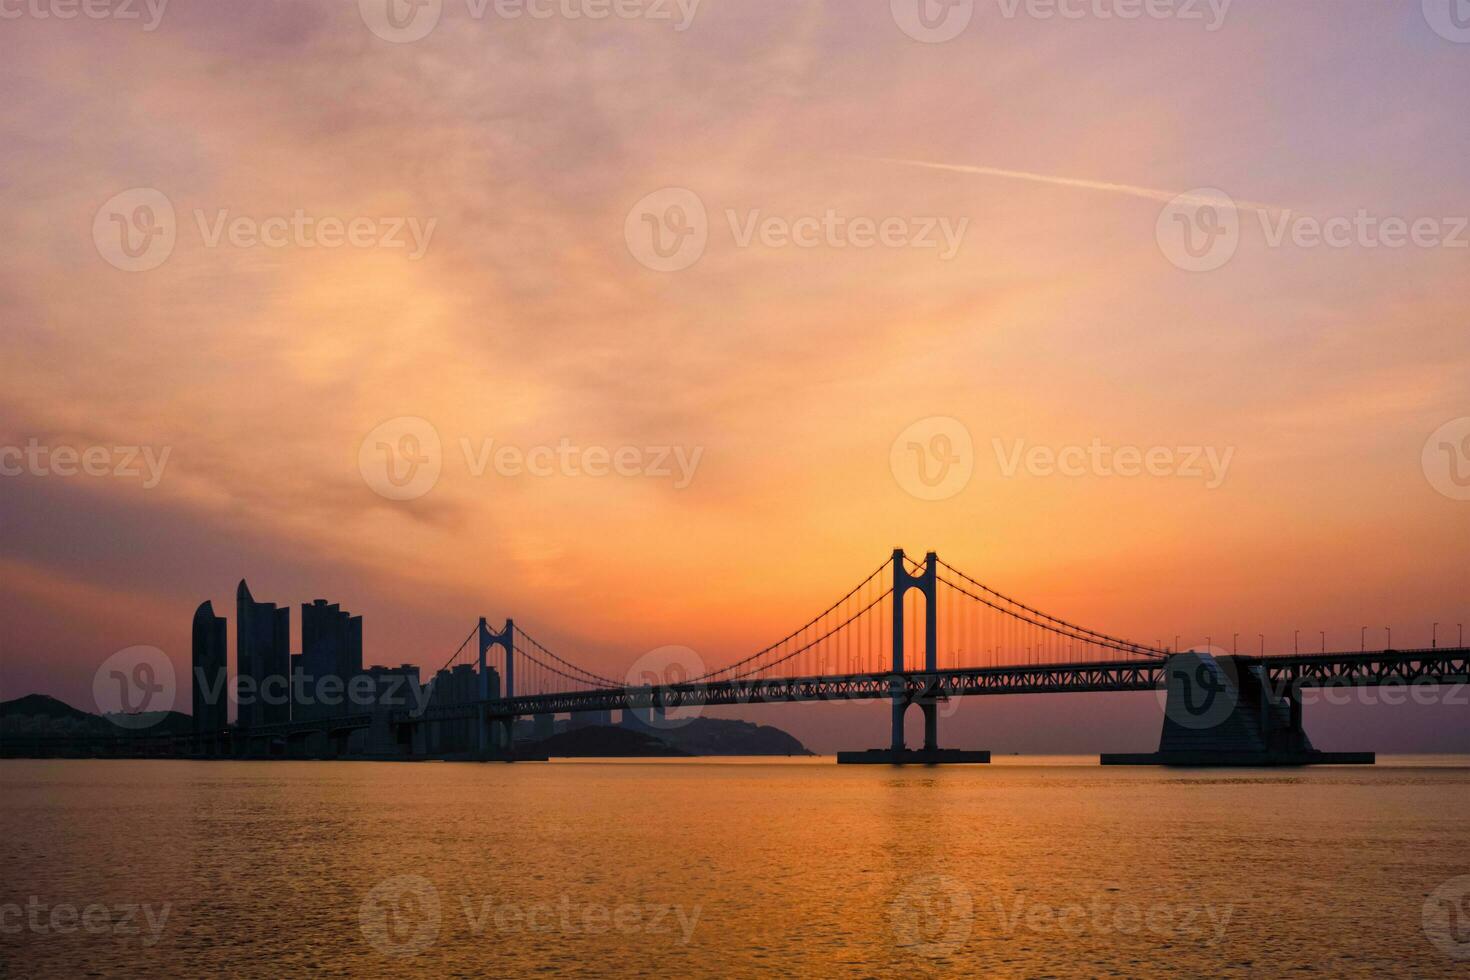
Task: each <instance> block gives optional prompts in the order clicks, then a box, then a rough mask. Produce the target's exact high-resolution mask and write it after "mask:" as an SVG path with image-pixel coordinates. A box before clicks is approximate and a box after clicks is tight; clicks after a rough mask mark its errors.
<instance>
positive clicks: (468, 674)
mask: <svg viewBox="0 0 1470 980" xmlns="http://www.w3.org/2000/svg"><path fill="white" fill-rule="evenodd" d="M485 671H486V674H487V677H486V686H487V688H488V691H489V696H490V697H492V698H498V697H500V672H499V671H498V670H496V669H495V668H493V667H487V668H486V669H485ZM479 697H480V675H479V672H478V671H477V670H476V669H475V665H474V664H455V665H454V667H453V668H452V669H450V670H441V671H439V672H438V673H437V674H435V675H434V683H433V685H432V686H431V687H430V689H429V704H430V705H431V706H433V707H444V706H449V705H455V704H465V703H467V702H471V701H477V700H479ZM475 726H476V721H475V719H473V718H457V719H452V720H448V721H434V722H430V723H429V747H428V748H429V752H430V753H432V754H435V755H448V754H452V753H455V752H469V751H472V750H473V749H475V748H476V747H477V746H478V741H479V735H478V733H477V732H476V731H475Z"/></svg>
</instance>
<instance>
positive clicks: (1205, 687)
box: [6, 549, 1470, 765]
mask: <svg viewBox="0 0 1470 980" xmlns="http://www.w3.org/2000/svg"><path fill="white" fill-rule="evenodd" d="M244 588H245V587H244V584H243V583H242V584H241V594H242V598H241V600H240V601H241V603H242V605H241V610H243V611H244V614H242V617H241V619H242V622H243V621H244V620H245V619H246V618H249V619H250V620H251V621H252V622H253V623H255V624H256V626H257V627H260V626H261V624H264V627H266V629H265V638H264V639H263V640H258V641H257V642H261V643H265V642H269V643H270V644H272V646H271V649H273V650H275V651H276V652H277V653H278V655H279V657H281V658H288V659H291V660H294V659H295V657H293V656H291V655H289V654H287V653H286V652H285V649H286V647H285V643H286V639H287V630H286V621H285V619H284V618H282V617H283V616H284V615H285V613H284V610H281V609H278V608H277V607H276V606H274V605H268V604H266V605H260V606H257V605H256V604H254V602H253V600H251V599H250V597H249V595H248V592H245V591H244ZM318 605H320V604H318ZM313 608H316V607H315V606H314V607H313ZM329 608H330V611H331V612H332V615H333V616H337V617H340V618H342V619H344V620H345V619H346V617H347V614H345V613H341V614H339V613H337V611H336V607H329ZM359 622H360V621H359ZM356 635H357V636H358V637H360V630H359V631H358V633H357V634H356ZM1437 639H1438V637H1437V633H1436V637H1435V643H1434V645H1432V646H1431V648H1430V649H1427V650H1425V649H1415V650H1395V649H1383V650H1377V651H1370V650H1368V649H1367V648H1366V641H1365V642H1364V643H1363V644H1362V647H1361V648H1360V649H1359V650H1357V651H1353V652H1329V651H1327V650H1326V643H1325V639H1324V642H1323V649H1322V650H1321V651H1319V652H1317V653H1312V654H1302V653H1298V652H1293V653H1290V654H1269V655H1268V654H1267V653H1266V651H1265V649H1264V642H1263V644H1262V649H1261V651H1260V654H1259V655H1255V656H1240V655H1236V654H1225V653H1224V652H1223V651H1218V650H1214V649H1209V650H1203V651H1201V650H1186V651H1180V650H1177V649H1174V648H1172V647H1166V646H1162V645H1149V644H1146V643H1140V642H1136V641H1134V640H1129V639H1125V638H1123V637H1119V636H1115V635H1112V634H1108V633H1103V632H1099V631H1098V630H1095V629H1091V628H1088V627H1086V626H1082V625H1080V624H1078V623H1076V622H1072V621H1070V620H1067V619H1062V618H1060V617H1058V616H1055V615H1051V614H1049V613H1045V612H1042V611H1041V610H1040V609H1037V608H1035V607H1033V606H1030V605H1027V604H1026V603H1024V602H1021V601H1020V600H1018V599H1015V598H1012V597H1011V596H1009V595H1006V594H1004V593H1002V592H1000V591H998V590H996V589H994V588H992V587H990V586H988V585H986V584H984V583H983V582H982V581H981V580H980V579H978V578H976V577H973V576H971V575H969V574H967V573H966V572H964V571H962V570H960V569H958V568H956V567H954V566H953V565H950V564H948V563H947V562H944V561H942V560H941V559H940V558H939V556H938V555H937V554H935V553H934V552H930V553H928V554H926V555H925V556H924V559H923V560H922V561H916V560H914V559H912V558H910V557H909V556H908V555H906V554H905V553H904V552H903V550H901V549H898V550H895V551H894V552H893V553H892V555H891V556H890V557H889V558H887V559H885V560H884V561H883V562H882V564H880V565H878V566H877V567H876V568H875V569H873V571H872V572H871V573H869V574H868V575H867V576H866V577H864V578H863V579H862V580H861V581H859V582H858V584H857V585H855V586H853V587H852V588H850V589H849V590H847V591H846V592H845V593H843V594H842V595H841V597H840V598H838V599H837V600H836V601H835V602H833V603H831V604H830V605H828V606H827V607H825V608H824V609H823V610H822V611H821V612H819V613H818V614H817V615H816V616H814V617H813V618H811V619H809V620H808V621H807V622H805V623H803V624H802V625H801V626H799V627H797V628H796V629H795V630H792V631H791V632H789V633H787V634H786V635H785V636H783V637H781V638H780V639H779V640H776V641H775V642H773V643H770V644H768V645H766V646H764V647H761V648H760V649H758V650H755V651H754V652H751V653H749V654H746V655H743V656H738V657H734V658H732V659H731V661H730V662H729V663H727V664H725V665H724V666H722V667H719V668H716V669H714V670H705V669H704V668H703V667H697V668H696V667H693V666H692V665H688V664H679V663H677V662H674V663H670V664H666V665H663V669H660V670H657V671H654V672H652V673H651V674H645V673H644V672H643V671H642V670H641V668H638V666H637V665H635V668H634V669H630V671H629V675H630V676H626V677H625V678H624V679H623V680H618V679H616V678H615V677H611V676H608V675H606V674H603V673H599V672H598V671H595V670H592V669H590V668H588V667H587V666H585V664H586V663H587V662H588V658H587V657H586V656H583V655H578V654H575V653H568V654H563V653H557V652H554V651H553V650H552V649H551V648H550V647H549V646H548V645H546V644H544V643H542V642H540V641H538V640H537V639H536V638H535V637H534V636H532V635H531V634H530V633H528V632H527V631H526V630H525V629H523V628H522V627H521V626H520V625H518V624H517V623H516V622H515V621H514V620H510V619H508V620H506V621H505V622H504V625H503V626H500V627H498V628H492V627H491V626H490V624H489V622H488V620H486V619H484V618H480V619H479V620H478V622H477V623H475V625H474V626H473V627H472V628H471V629H470V630H469V632H468V634H467V635H466V636H465V638H464V640H463V642H461V643H460V644H459V646H458V648H457V649H455V651H454V652H453V653H452V654H451V655H450V657H449V658H448V660H447V661H446V662H445V663H444V665H443V667H442V668H441V669H440V670H439V671H438V672H437V673H436V674H435V676H434V678H433V680H432V683H430V684H429V685H428V687H427V688H426V689H425V688H423V687H422V686H420V685H419V684H418V681H417V676H418V668H416V667H411V666H405V667H404V668H401V669H394V668H372V669H371V670H369V671H367V672H366V673H365V674H364V675H362V676H364V677H372V678H374V679H375V682H376V683H386V682H388V681H392V680H394V679H395V678H394V676H393V675H401V676H398V678H397V679H400V680H401V679H403V677H406V676H408V673H406V672H411V675H412V677H413V678H414V680H413V682H412V686H413V688H414V692H413V693H415V694H417V695H422V696H419V697H414V698H411V699H404V698H402V697H401V696H400V697H399V698H398V699H396V700H392V699H388V698H379V697H376V696H375V697H374V698H372V699H370V700H369V702H368V703H367V704H366V706H363V705H361V704H358V705H355V706H349V707H342V708H340V709H339V710H327V711H313V712H306V711H303V712H301V715H303V716H304V717H293V714H294V713H293V711H291V710H290V709H289V706H288V707H287V708H285V709H280V708H278V709H274V710H276V713H275V714H274V715H272V714H270V713H268V712H252V713H251V714H250V715H249V716H248V717H247V716H246V715H245V714H244V713H243V712H242V715H241V718H240V720H239V721H238V722H237V723H236V724H234V725H228V724H226V723H225V721H224V718H225V714H224V709H225V706H224V705H223V703H215V702H211V704H212V707H209V708H207V710H206V711H205V712H201V711H200V710H199V707H200V705H199V702H198V700H196V705H195V707H196V711H195V718H194V730H193V732H192V733H189V734H166V733H160V734H153V733H148V732H143V733H134V734H131V735H126V736H124V735H119V736H116V737H108V738H105V739H103V740H101V743H99V740H98V739H96V738H95V737H85V738H78V739H71V740H68V739H65V738H62V739H49V740H41V741H44V742H45V743H46V744H44V745H43V744H40V742H37V744H36V745H34V746H29V745H28V746H21V745H20V744H19V743H18V742H15V743H14V744H7V746H6V751H11V752H25V751H37V752H49V751H54V750H58V749H61V750H66V749H67V746H65V745H61V743H68V744H69V743H70V742H76V743H77V745H75V746H71V748H72V749H80V750H83V751H96V752H102V753H113V752H115V753H121V754H145V755H178V754H188V755H193V756H203V757H213V756H246V757H261V756H269V755H271V754H273V753H274V752H275V751H276V750H275V747H276V746H282V745H283V748H284V752H285V754H287V755H292V754H297V755H301V754H305V755H313V754H316V755H326V756H342V755H346V754H347V749H348V747H349V745H350V744H353V743H352V738H353V736H354V733H357V732H361V731H362V730H367V733H368V734H367V736H366V737H364V736H361V735H359V736H357V739H356V744H360V745H361V744H366V745H368V746H370V748H368V749H367V750H365V751H366V753H367V754H369V755H372V756H374V757H387V758H474V759H486V760H489V759H505V760H514V759H516V758H526V757H528V756H527V755H526V754H525V753H524V752H523V751H522V750H521V749H520V748H518V744H517V742H516V739H515V734H516V722H517V720H518V719H525V718H530V719H532V729H533V731H535V732H538V733H539V734H541V735H546V734H550V733H552V732H554V730H555V724H554V719H555V716H556V715H558V714H566V715H571V716H576V715H583V716H584V717H585V716H587V715H588V714H589V713H593V714H591V717H593V718H596V719H598V720H600V721H602V723H610V721H611V713H612V712H614V711H621V712H624V713H628V712H632V713H633V717H634V718H639V719H649V720H655V721H657V720H659V719H663V720H668V719H669V715H668V713H669V712H677V711H679V710H680V709H692V708H699V707H703V706H716V705H756V704H779V703H795V704H799V703H806V702H816V701H886V702H888V703H889V705H890V707H891V722H892V724H891V730H890V733H889V737H888V744H887V745H886V746H884V747H882V748H878V749H871V750H867V751H855V752H843V753H839V754H838V761H839V762H853V763H863V762H867V763H910V762H912V763H926V764H927V763H946V762H987V761H989V753H988V752H985V751H965V750H959V749H952V748H950V749H946V748H942V747H941V746H940V744H939V715H940V711H939V709H940V706H941V705H943V704H944V703H945V702H947V701H949V700H950V699H953V698H961V697H974V696H985V695H1004V694H1073V693H1100V692H1130V691H1153V692H1156V693H1157V695H1158V696H1159V699H1160V701H1161V703H1162V704H1163V707H1164V718H1163V727H1162V732H1161V735H1160V739H1159V745H1158V749H1157V751H1155V752H1150V753H1139V754H1129V755H1115V756H1103V757H1102V759H1101V761H1102V762H1104V763H1113V764H1167V765H1302V764H1315V763H1363V762H1372V761H1374V756H1373V753H1371V752H1359V753H1342V752H1337V753H1330V752H1321V751H1319V750H1317V749H1316V748H1314V747H1313V746H1312V744H1311V741H1310V739H1308V737H1307V735H1306V732H1305V730H1304V728H1303V725H1302V692H1303V691H1304V690H1306V689H1308V688H1330V687H1345V688H1363V687H1387V686H1400V687H1426V686H1445V685H1462V684H1465V683H1467V682H1470V649H1467V648H1466V647H1464V646H1463V645H1456V646H1454V647H1439V646H1438V643H1437ZM1176 643H1177V641H1176ZM339 652H340V651H339ZM357 656H358V657H359V660H360V649H359V652H358V654H357ZM225 659H226V650H225V620H224V619H223V618H221V617H216V616H214V614H213V612H212V611H211V609H210V606H209V603H204V604H203V605H201V606H200V608H199V611H198V612H196V614H195V630H194V665H195V673H201V674H202V673H203V672H202V671H201V668H200V665H201V664H206V663H207V664H212V665H213V668H212V669H213V670H214V671H215V672H216V673H217V674H218V675H219V676H220V677H221V679H223V674H224V671H225V668H226V663H225ZM237 659H238V658H237ZM282 662H284V661H282ZM357 669H358V670H361V668H360V667H358V668H357ZM290 670H291V671H292V672H293V673H294V672H295V668H294V667H292V668H290ZM375 672H376V673H375ZM240 673H241V674H244V673H246V671H245V670H244V668H242V669H241V671H240ZM354 679H356V678H354ZM220 689H221V688H216V690H220ZM198 696H199V692H197V691H196V698H197V697H198ZM914 707H917V708H918V709H919V711H920V712H921V713H922V715H923V732H924V734H923V742H922V744H921V745H918V746H914V747H912V748H910V747H909V746H908V745H906V744H905V733H904V721H905V716H906V714H907V713H908V711H909V710H910V709H911V708H914ZM242 709H243V702H242ZM211 718H212V719H213V720H211ZM655 727H657V726H655ZM83 743H85V744H83ZM311 744H315V745H316V746H317V747H316V748H314V749H313V748H311V747H310V746H311ZM542 757H543V758H544V756H542Z"/></svg>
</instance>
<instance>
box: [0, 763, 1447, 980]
mask: <svg viewBox="0 0 1470 980" xmlns="http://www.w3.org/2000/svg"><path fill="white" fill-rule="evenodd" d="M1095 763H1096V758H1095V757H1092V758H1090V759H1083V758H1077V759H1061V758H1046V759H1038V758H1024V757H1007V758H997V760H996V763H995V764H994V765H991V766H974V767H971V766H962V767H952V768H938V769H890V768H879V767H846V766H844V767H838V766H836V765H834V764H833V763H832V760H831V759H830V758H825V759H824V758H819V759H800V760H786V759H781V760H778V761H770V760H718V761H715V760H659V761H642V760H640V761H615V762H581V761H576V762H574V761H567V762H554V763H547V764H517V765H509V766H507V765H493V764H491V765H475V764H451V763H421V764H407V763H400V764H393V763H381V764H380V763H366V762H344V763H334V762H299V763H297V762H185V761H164V760H160V761H69V760H58V761H5V762H0V857H3V868H4V874H3V886H0V974H9V975H14V976H18V977H19V976H78V975H101V976H158V975H186V976H200V975H210V976H215V975H248V976H270V977H277V976H287V975H296V974H298V973H303V972H306V971H318V972H322V973H326V974H329V975H332V974H335V975H349V974H350V975H360V976H374V977H390V976H391V977H399V976H411V975H416V974H425V975H432V976H493V977H521V976H537V975H547V974H552V975H560V974H566V975H575V976H587V977H605V976H638V977H644V976H671V977H681V976H755V975H767V974H774V975H782V976H806V975H811V976H819V975H820V976H826V975H834V974H838V975H853V976H915V975H919V976H927V975H939V974H945V973H965V974H985V975H998V976H1017V977H1020V976H1027V977H1031V976H1109V975H1117V976H1139V975H1156V974H1166V975H1178V976H1198V975H1203V974H1230V975H1238V976H1261V975H1267V976H1275V975H1288V974H1289V975H1293V976H1298V975H1307V976H1310V975H1314V974H1315V975H1322V976H1370V975H1372V976H1378V975H1383V974H1400V975H1412V976H1419V977H1423V976H1461V975H1465V974H1466V973H1467V972H1470V759H1466V758H1459V757H1423V758H1411V757H1401V758H1392V757H1389V758H1385V759H1382V760H1381V761H1380V764H1379V765H1378V766H1376V767H1372V768H1343V769H1335V768H1319V769H1303V770H1275V771H1270V770H1236V771H1208V770H1163V769H1115V768H1107V769H1104V768H1101V767H1099V766H1097V765H1096V764H1095Z"/></svg>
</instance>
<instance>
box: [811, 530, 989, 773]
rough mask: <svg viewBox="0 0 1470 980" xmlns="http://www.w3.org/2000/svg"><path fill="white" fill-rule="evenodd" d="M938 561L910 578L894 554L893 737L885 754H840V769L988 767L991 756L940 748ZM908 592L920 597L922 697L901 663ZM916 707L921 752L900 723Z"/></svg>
mask: <svg viewBox="0 0 1470 980" xmlns="http://www.w3.org/2000/svg"><path fill="white" fill-rule="evenodd" d="M938 584H939V556H938V555H937V554H935V553H934V552H932V551H931V552H928V553H927V554H925V555H924V565H923V567H922V569H921V570H920V571H919V572H918V573H913V572H910V571H909V569H908V560H907V559H906V558H905V557H904V553H903V549H902V548H895V549H893V600H892V601H893V660H892V668H893V671H892V674H891V675H890V679H889V682H888V685H889V686H888V693H889V698H890V699H891V700H892V702H893V706H892V711H893V736H892V739H891V741H890V743H889V746H888V748H886V749H869V750H867V751H865V752H838V753H837V761H838V762H839V763H842V764H844V765H849V764H858V765H864V764H866V765H904V764H907V763H917V764H920V765H935V764H938V763H949V762H981V763H983V762H989V761H990V753H989V752H984V751H966V750H963V749H941V748H940V747H939V700H940V698H941V697H942V695H941V694H940V691H941V688H940V684H939V678H938V676H937V675H938V671H939V601H938V600H939V589H938ZM910 589H918V590H919V594H920V595H922V596H923V597H924V663H923V668H922V671H923V674H925V675H928V676H927V677H921V679H922V680H923V681H924V688H923V690H922V691H921V692H918V693H913V692H911V691H910V683H911V682H912V681H913V680H914V677H913V674H912V672H911V670H910V669H909V667H908V665H907V664H905V663H904V655H903V648H904V626H905V623H904V610H903V600H904V599H905V598H906V597H907V596H908V593H909V590H910ZM911 704H917V705H918V706H919V709H920V710H921V711H923V712H924V747H923V748H922V749H910V748H908V747H907V746H905V745H904V739H903V717H904V714H905V713H906V712H907V711H908V709H909V705H911Z"/></svg>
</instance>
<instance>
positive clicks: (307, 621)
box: [299, 599, 369, 718]
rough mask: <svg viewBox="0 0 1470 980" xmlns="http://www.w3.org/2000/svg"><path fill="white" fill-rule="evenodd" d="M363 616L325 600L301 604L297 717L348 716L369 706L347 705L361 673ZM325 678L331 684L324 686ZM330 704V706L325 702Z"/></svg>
mask: <svg viewBox="0 0 1470 980" xmlns="http://www.w3.org/2000/svg"><path fill="white" fill-rule="evenodd" d="M362 672H363V670H362V617H361V616H353V615H352V614H351V613H348V612H344V611H343V610H342V608H341V607H340V606H338V605H337V604H336V603H331V604H328V602H327V600H325V599H317V600H316V601H315V602H311V603H302V605H301V673H302V678H303V682H304V683H303V684H302V685H300V686H301V687H303V688H304V691H305V697H304V698H303V699H302V700H303V702H304V703H303V704H302V705H301V706H300V707H301V711H300V715H299V716H300V717H303V718H321V717H330V716H335V715H349V714H352V713H353V712H354V711H362V710H365V709H366V708H368V707H369V705H354V704H351V703H349V702H350V701H351V698H350V696H349V694H350V692H351V691H352V690H353V687H352V682H353V680H354V678H356V677H358V676H359V675H360V674H362ZM325 678H332V679H333V680H332V682H330V683H329V684H327V685H325V686H323V684H322V681H323V679H325ZM328 701H330V702H331V703H325V702H328Z"/></svg>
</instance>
